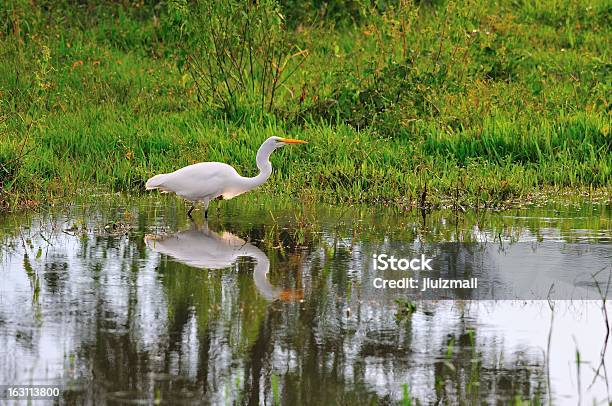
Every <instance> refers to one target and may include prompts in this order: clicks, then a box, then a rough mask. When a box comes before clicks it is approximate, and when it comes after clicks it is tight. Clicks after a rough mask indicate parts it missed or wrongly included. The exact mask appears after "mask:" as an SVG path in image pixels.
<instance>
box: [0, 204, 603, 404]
mask: <svg viewBox="0 0 612 406" xmlns="http://www.w3.org/2000/svg"><path fill="white" fill-rule="evenodd" d="M218 206H219V209H215V208H213V209H212V210H211V213H210V219H209V221H208V222H204V220H203V219H202V217H201V213H197V214H196V216H195V217H196V219H195V222H191V221H189V219H188V218H187V217H186V215H185V206H183V204H181V203H180V202H178V201H176V200H174V199H171V198H166V199H160V200H156V199H155V200H154V199H135V198H117V197H113V198H110V197H100V199H98V201H97V202H96V203H95V204H92V203H86V204H76V205H74V206H71V207H65V208H56V209H54V210H51V211H48V212H43V213H27V214H21V215H16V214H12V215H7V216H5V217H4V218H2V219H0V239H1V243H2V245H1V247H0V384H12V385H14V384H59V385H61V387H62V397H61V398H60V399H59V403H69V404H72V403H79V404H80V403H103V402H104V403H111V404H113V403H114V404H129V403H133V404H152V403H156V402H160V403H168V404H202V403H205V404H235V403H240V404H242V403H245V404H276V403H278V404H291V405H301V404H305V405H315V404H325V405H327V404H408V403H407V402H408V401H409V400H410V401H412V404H415V403H416V402H418V403H420V404H435V403H438V402H441V403H443V404H474V403H481V404H506V403H508V402H514V401H516V400H517V399H519V400H523V401H532V402H536V401H538V402H541V403H552V404H577V403H578V402H583V403H585V404H593V403H596V404H607V403H608V400H609V399H610V394H609V390H608V383H610V380H611V379H612V378H609V377H607V369H606V367H609V366H610V365H612V364H611V362H612V356H611V355H610V352H611V351H612V349H610V350H607V348H606V342H607V341H606V340H607V336H606V333H607V322H606V314H605V312H604V311H603V309H604V307H607V310H608V311H612V308H611V307H610V306H607V305H604V304H603V301H602V300H588V301H586V300H571V301H570V300H526V298H523V297H521V296H520V294H521V293H522V292H525V291H526V289H525V286H523V285H530V286H532V285H536V282H535V281H536V280H540V279H538V278H540V277H542V278H545V279H546V280H548V281H552V283H551V284H550V286H553V285H555V286H556V287H555V289H559V288H558V287H559V286H565V287H567V286H574V287H575V286H578V288H579V289H587V290H589V289H590V292H591V293H592V292H593V291H594V289H603V290H604V291H603V293H602V295H601V296H606V294H605V288H606V287H607V283H606V282H607V281H608V277H609V275H610V272H612V269H610V264H611V261H612V259H611V258H612V257H611V255H612V223H611V214H612V211H611V208H610V206H609V205H602V204H586V203H583V204H571V205H551V206H548V207H532V208H524V209H514V210H509V211H503V212H487V213H474V212H468V213H454V212H450V211H449V212H443V211H442V212H432V213H426V214H425V216H423V214H422V213H420V212H417V211H412V212H405V211H397V210H393V209H383V208H368V207H343V208H339V207H327V206H321V205H306V206H305V205H302V204H300V203H290V202H286V203H272V202H269V201H263V200H258V198H257V196H256V197H254V198H240V199H235V200H232V201H228V202H222V203H220V204H219V205H218ZM483 241H484V242H486V243H488V244H489V246H493V247H501V248H502V249H496V254H495V255H496V258H497V259H496V264H497V265H495V266H488V267H484V268H482V269H484V271H482V269H481V273H483V275H482V276H483V277H487V276H490V274H493V273H497V274H496V275H495V277H494V278H492V279H491V280H494V281H495V284H496V285H495V286H501V288H502V290H503V289H505V287H507V286H515V287H516V286H518V287H517V288H516V289H518V291H519V295H518V296H516V299H515V300H495V301H493V300H415V301H414V304H415V305H416V308H414V307H412V305H409V304H408V303H412V302H408V301H407V300H404V301H401V300H400V301H399V302H397V299H398V297H399V296H398V293H397V292H390V291H387V290H378V289H375V288H373V287H372V280H373V278H374V277H375V276H376V274H375V273H374V272H373V270H372V269H371V260H370V259H371V256H372V253H380V252H386V253H400V254H401V253H403V252H412V251H410V250H411V249H412V248H410V247H414V244H415V243H419V244H425V245H427V246H432V244H445V243H461V244H472V243H482V242H483ZM438 247H439V246H438ZM513 247H514V248H513ZM520 247H522V248H520ZM525 247H529V248H528V249H527V248H525ZM513 249H514V251H512V250H513ZM406 250H407V251H406ZM461 255H463V254H461ZM530 256H531V257H530ZM529 258H534V261H535V262H532V263H529V261H531V260H529ZM530 264H531V265H533V266H531V265H530ZM445 268H446V267H445ZM534 269H535V270H537V271H538V272H536V274H537V275H536V274H530V273H529V272H535V271H534ZM555 270H559V275H560V276H559V278H557V276H558V275H556V274H555ZM579 271H583V272H582V274H580V272H579ZM598 271H601V272H599V273H597V272H598ZM595 273H597V275H596V276H595V277H587V276H586V275H589V276H590V275H593V274H595ZM484 274H487V275H484ZM513 275H515V276H516V277H514V276H513ZM558 279H559V280H560V279H563V281H562V282H559V281H558ZM500 281H501V282H500ZM517 281H518V282H517ZM526 281H527V282H526ZM530 281H531V282H530ZM572 281H574V282H572ZM576 281H578V282H579V283H578V282H576ZM514 282H517V283H516V284H515V285H513V283H514ZM542 286H549V285H542ZM521 289H522V290H521ZM527 290H529V291H530V292H532V290H530V289H527ZM610 290H611V291H612V287H611V288H610ZM574 293H575V291H574V290H572V293H571V294H574ZM611 294H612V292H611ZM572 297H574V296H572ZM542 298H544V297H542ZM561 298H562V299H567V298H566V297H561ZM568 298H569V297H568ZM464 299H473V298H470V297H467V298H464ZM519 299H520V300H519ZM611 315H612V313H611ZM56 402H57V401H56Z"/></svg>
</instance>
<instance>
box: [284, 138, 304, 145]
mask: <svg viewBox="0 0 612 406" xmlns="http://www.w3.org/2000/svg"><path fill="white" fill-rule="evenodd" d="M280 141H281V142H284V143H285V144H308V142H306V141H302V140H294V139H291V138H281V139H280Z"/></svg>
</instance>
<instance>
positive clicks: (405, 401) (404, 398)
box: [402, 383, 412, 406]
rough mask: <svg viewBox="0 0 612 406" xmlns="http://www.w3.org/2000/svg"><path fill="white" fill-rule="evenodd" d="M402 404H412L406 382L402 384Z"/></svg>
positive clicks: (408, 405)
mask: <svg viewBox="0 0 612 406" xmlns="http://www.w3.org/2000/svg"><path fill="white" fill-rule="evenodd" d="M402 406H412V399H411V398H410V391H409V389H408V384H407V383H405V384H403V385H402Z"/></svg>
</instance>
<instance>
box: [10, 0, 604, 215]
mask: <svg viewBox="0 0 612 406" xmlns="http://www.w3.org/2000/svg"><path fill="white" fill-rule="evenodd" d="M357 3H359V2H357ZM177 4H178V6H177ZM308 4H310V3H308V2H306V3H301V4H299V5H296V4H293V3H291V2H283V3H282V4H281V5H280V6H279V7H280V9H279V10H280V11H281V12H282V13H283V14H284V15H286V16H287V18H286V20H284V22H281V23H279V25H277V26H274V27H275V29H277V30H279V31H278V32H277V33H276V34H275V35H278V38H280V39H281V40H282V41H281V40H279V41H277V42H273V43H271V45H269V46H270V47H275V48H274V49H278V53H277V54H274V55H280V56H279V57H278V61H280V63H284V62H286V66H287V68H286V70H285V71H283V72H281V74H280V75H279V77H280V80H277V81H276V82H275V81H274V80H275V79H274V77H270V76H266V75H265V67H266V64H265V63H266V60H267V59H266V55H261V54H258V55H255V57H256V58H257V57H259V58H260V59H261V61H263V64H262V65H260V67H259V68H257V66H256V68H255V72H254V73H252V76H251V78H252V80H251V82H249V81H248V79H246V80H245V82H246V83H247V86H244V87H243V86H241V85H240V83H239V80H238V79H237V78H239V77H240V75H241V74H242V73H244V72H247V71H246V70H236V72H234V73H235V74H234V76H232V72H226V73H227V75H226V76H224V77H222V76H214V75H215V74H218V71H219V69H222V68H225V69H232V66H233V65H232V64H231V63H233V62H232V60H229V62H228V60H224V59H219V60H218V61H217V65H214V63H213V65H208V66H209V68H206V67H204V68H201V69H200V70H197V69H196V66H198V65H197V63H198V61H200V62H201V61H203V60H204V59H203V58H205V57H207V56H208V57H210V54H209V53H207V52H206V51H207V49H209V48H210V42H207V41H209V38H206V36H205V35H204V34H202V33H201V32H200V30H198V27H200V25H198V24H200V22H201V21H200V20H198V19H197V18H196V17H193V18H192V17H191V15H192V14H193V15H194V16H197V15H198V14H197V12H196V11H194V10H192V9H191V8H193V7H196V6H193V5H192V4H190V5H188V4H182V3H180V2H178V3H176V2H170V4H166V3H160V4H152V5H150V4H148V3H147V4H143V3H140V2H137V3H132V4H128V3H122V4H117V3H113V2H97V3H94V2H92V3H89V4H88V5H77V4H73V3H72V2H69V1H66V2H65V3H62V4H60V5H58V4H57V3H54V5H53V7H51V6H50V5H49V4H47V3H45V2H43V1H40V2H38V1H36V2H33V3H31V2H24V1H19V0H11V1H9V2H8V3H3V5H0V16H1V17H2V18H1V21H2V23H0V41H1V42H0V206H1V207H2V208H4V209H11V208H15V207H19V206H20V205H21V206H23V205H24V204H25V205H28V204H31V205H33V204H37V203H42V204H44V203H45V202H48V201H50V200H51V199H60V200H61V199H64V198H69V197H70V196H71V195H72V194H74V193H87V191H88V190H90V189H92V188H96V189H106V190H114V191H129V192H140V191H142V190H143V185H144V182H145V181H146V179H147V178H148V177H149V176H151V175H152V174H155V173H159V172H167V171H171V170H174V169H177V168H179V167H181V166H184V165H187V164H190V163H194V162H199V161H208V160H211V161H222V162H227V163H230V164H232V165H234V166H236V168H237V169H238V171H239V172H240V173H243V174H246V175H253V174H255V171H256V168H255V164H254V155H255V151H256V150H257V148H258V146H259V144H260V143H261V142H262V141H263V140H264V139H265V138H266V137H268V136H271V135H280V134H290V135H293V136H296V137H299V138H302V139H306V140H308V141H309V144H308V145H307V146H305V147H299V148H296V147H294V148H285V149H284V150H283V151H281V152H279V153H276V154H275V155H274V156H273V158H272V161H273V165H274V167H275V172H274V174H273V177H272V178H271V180H270V182H269V183H267V184H266V185H265V186H264V190H265V191H267V192H269V193H273V194H274V193H276V194H288V195H293V196H299V197H301V198H313V199H320V200H325V201H332V202H394V203H399V204H418V202H419V200H420V198H421V196H422V195H423V190H424V189H425V185H427V186H426V188H427V197H426V200H427V202H428V203H429V204H442V203H444V202H448V201H453V202H455V203H457V204H460V205H461V206H463V207H468V206H476V205H478V206H487V207H494V206H500V205H505V204H507V203H508V202H509V201H516V200H526V199H529V198H531V196H533V195H534V194H537V193H539V192H541V191H542V190H546V191H549V192H550V193H553V194H554V193H557V192H558V191H559V190H581V191H587V192H593V191H596V193H600V194H602V193H603V194H608V195H609V194H610V187H611V179H612V153H611V151H612V136H611V135H610V115H609V93H610V55H609V38H610V28H609V27H610V26H612V24H610V6H609V5H608V4H607V2H604V1H601V2H592V3H590V4H589V5H588V6H587V5H584V4H582V3H581V2H573V1H562V2H559V1H547V2H529V1H525V2H505V1H502V2H499V4H495V5H490V4H489V2H484V1H471V2H450V3H447V2H431V3H430V2H424V3H420V4H416V5H415V4H409V3H405V2H400V3H397V4H392V3H390V4H389V5H387V6H386V7H385V8H382V7H381V6H380V5H378V6H376V7H374V6H370V5H368V4H367V3H366V2H363V3H359V4H360V5H361V6H360V7H354V4H353V2H351V4H353V6H352V7H348V6H346V5H344V6H342V4H344V3H338V4H339V5H340V6H342V7H340V6H338V7H335V8H334V7H332V6H334V5H338V4H336V3H335V2H331V3H329V7H328V9H327V10H328V12H327V13H325V14H321V13H319V12H317V11H316V9H315V8H313V7H308ZM190 7H191V8H190ZM181 10H182V11H181ZM185 10H187V12H185ZM364 10H365V11H364ZM215 12H218V13H225V12H228V13H229V12H231V10H229V11H227V10H216V11H215ZM2 24H4V25H2ZM177 27H178V28H177ZM184 27H191V29H190V30H189V29H185V28H184ZM238 28H240V26H239V27H238ZM264 28H265V27H264ZM260 29H261V28H260ZM227 31H230V32H231V29H229V28H228V29H227ZM203 32H204V33H205V32H208V31H205V30H203ZM211 32H214V31H211ZM238 32H242V31H240V30H238ZM274 32H276V31H274ZM255 34H257V33H255ZM255 34H254V35H253V38H254V39H253V41H257V38H259V37H257V35H255ZM260 34H261V33H260ZM215 38H217V39H219V37H215ZM262 38H263V37H262ZM220 40H223V41H225V39H224V38H221V39H220ZM228 41H229V40H228ZM232 46H233V45H232V44H231V43H228V45H227V46H226V47H225V48H226V49H229V50H230V51H231V50H232V49H233V48H231V47H232ZM207 47H208V48H207ZM237 49H238V51H237V52H239V51H240V49H239V48H237ZM230 51H228V52H230ZM283 55H285V56H283ZM291 55H293V56H291ZM296 55H297V56H296ZM273 62H274V61H273ZM202 63H203V62H202ZM280 63H279V64H276V65H275V64H273V63H272V64H270V65H269V67H268V68H267V69H272V71H273V72H277V71H275V70H274V67H275V66H276V67H278V66H279V65H280ZM205 66H206V65H205ZM215 66H216V69H217V71H215ZM228 66H229V68H228ZM283 66H285V65H283ZM262 67H263V68H262ZM206 69H208V71H207V70H206ZM257 69H259V70H257ZM224 72H225V71H224ZM247 73H249V72H247ZM289 73H291V75H289ZM215 77H217V78H220V80H219V83H217V82H214V80H213V79H214V78H215ZM228 77H234V80H235V81H236V83H229V84H227V83H225V82H226V81H227V78H228ZM281 82H282V86H281V85H279V86H277V87H276V89H274V90H273V91H272V92H270V88H274V83H277V84H279V83H281ZM262 84H263V85H264V86H263V87H262V88H265V87H266V85H269V86H268V90H267V91H265V92H259V93H258V90H256V89H259V88H260V85H262ZM251 85H252V90H250V89H251ZM228 88H229V89H231V90H233V92H229V93H228V92H227V89H228ZM224 92H225V93H224ZM229 94H231V97H229V96H228V95H229ZM260 96H262V97H260ZM260 99H262V100H264V102H263V103H260V102H259V100H260Z"/></svg>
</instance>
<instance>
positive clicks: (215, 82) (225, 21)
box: [169, 0, 306, 116]
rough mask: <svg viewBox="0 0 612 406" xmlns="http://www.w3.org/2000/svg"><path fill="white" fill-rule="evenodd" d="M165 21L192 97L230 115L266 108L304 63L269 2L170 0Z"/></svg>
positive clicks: (268, 110)
mask: <svg viewBox="0 0 612 406" xmlns="http://www.w3.org/2000/svg"><path fill="white" fill-rule="evenodd" d="M169 21H170V25H171V26H173V27H174V30H175V32H176V34H175V36H176V37H177V38H178V39H179V43H180V44H181V48H180V52H179V67H181V68H186V69H187V71H188V72H189V73H190V74H191V77H192V79H193V81H194V84H195V89H196V92H197V96H198V100H199V101H201V102H202V103H204V105H205V106H211V107H213V108H214V107H218V108H221V109H222V110H223V111H224V112H225V113H228V114H229V115H230V116H235V115H236V114H239V113H240V112H241V111H245V109H246V110H249V109H255V110H258V111H260V112H272V111H273V109H274V107H275V105H274V102H275V97H276V96H277V93H278V92H280V91H284V89H283V88H282V87H283V86H286V85H285V83H286V82H287V80H288V79H289V78H290V77H291V75H292V74H293V73H294V72H295V70H296V69H298V68H299V66H300V65H301V63H302V62H303V61H304V58H305V55H306V51H302V50H299V49H297V48H296V47H294V46H291V45H290V43H289V39H288V33H287V31H286V30H285V26H284V21H283V16H282V14H281V13H280V11H279V9H278V5H277V4H276V2H275V1H274V0H261V1H257V2H244V1H237V0H232V1H225V2H214V1H213V2H208V1H201V2H195V3H193V4H188V3H187V2H186V1H180V0H176V1H172V2H170V4H169Z"/></svg>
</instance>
